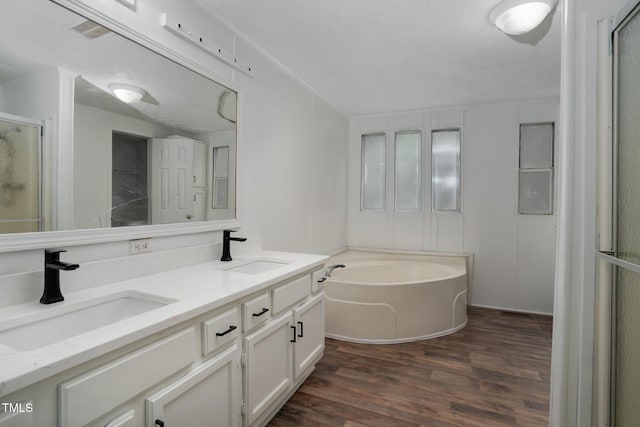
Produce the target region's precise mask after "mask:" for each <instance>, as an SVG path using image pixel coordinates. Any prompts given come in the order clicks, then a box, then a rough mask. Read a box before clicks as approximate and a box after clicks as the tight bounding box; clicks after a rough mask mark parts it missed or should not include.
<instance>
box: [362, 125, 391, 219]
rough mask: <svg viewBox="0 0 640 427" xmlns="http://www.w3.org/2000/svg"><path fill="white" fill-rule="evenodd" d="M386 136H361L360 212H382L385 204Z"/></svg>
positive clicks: (381, 134)
mask: <svg viewBox="0 0 640 427" xmlns="http://www.w3.org/2000/svg"><path fill="white" fill-rule="evenodd" d="M385 147H386V136H385V134H383V133H379V134H371V135H362V152H361V155H362V171H361V180H362V183H361V184H362V191H361V197H360V199H361V209H362V210H383V209H384V208H385V203H386V194H385V182H386V177H385V174H386V165H385Z"/></svg>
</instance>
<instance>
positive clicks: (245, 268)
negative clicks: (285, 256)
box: [224, 259, 291, 274]
mask: <svg viewBox="0 0 640 427" xmlns="http://www.w3.org/2000/svg"><path fill="white" fill-rule="evenodd" d="M289 264H291V263H290V262H289V261H283V260H263V259H259V260H253V261H249V262H245V263H243V264H240V265H236V266H234V267H229V268H225V269H224V270H225V271H233V272H234V273H244V274H262V273H266V272H267V271H271V270H275V269H276V268H281V267H284V266H285V265H289Z"/></svg>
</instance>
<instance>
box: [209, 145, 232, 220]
mask: <svg viewBox="0 0 640 427" xmlns="http://www.w3.org/2000/svg"><path fill="white" fill-rule="evenodd" d="M212 192H213V197H211V207H212V208H213V209H227V208H228V207H229V147H228V146H224V147H214V148H213V185H212Z"/></svg>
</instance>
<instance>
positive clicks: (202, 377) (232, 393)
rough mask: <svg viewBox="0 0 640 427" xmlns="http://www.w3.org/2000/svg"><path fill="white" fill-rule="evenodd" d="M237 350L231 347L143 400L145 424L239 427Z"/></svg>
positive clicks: (154, 426)
mask: <svg viewBox="0 0 640 427" xmlns="http://www.w3.org/2000/svg"><path fill="white" fill-rule="evenodd" d="M239 371H240V348H239V347H238V345H237V344H234V345H233V346H231V347H230V348H229V349H227V350H225V351H224V352H223V353H221V354H219V355H218V356H216V357H214V358H213V359H211V360H210V361H208V362H206V363H204V364H203V365H201V366H199V367H198V368H196V369H194V370H193V371H191V372H190V373H188V374H187V375H186V376H184V377H182V378H180V379H179V380H178V381H176V382H175V383H173V384H171V385H170V386H168V387H166V388H164V389H162V390H160V391H159V392H158V393H156V394H154V395H153V396H151V397H149V398H147V399H146V412H147V417H146V420H147V421H146V425H147V427H157V426H166V427H173V426H180V427H206V426H215V427H231V426H239V425H240V406H239V405H240V381H241V379H240V375H239V374H240V372H239Z"/></svg>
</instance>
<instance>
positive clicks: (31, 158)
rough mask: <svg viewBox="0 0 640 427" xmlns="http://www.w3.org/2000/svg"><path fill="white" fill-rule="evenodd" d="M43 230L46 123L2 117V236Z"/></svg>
mask: <svg viewBox="0 0 640 427" xmlns="http://www.w3.org/2000/svg"><path fill="white" fill-rule="evenodd" d="M43 228H44V221H43V215H42V123H41V122H39V121H36V120H32V119H28V118H23V117H18V116H13V115H8V114H4V113H0V233H24V232H29V231H41V230H43Z"/></svg>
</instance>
